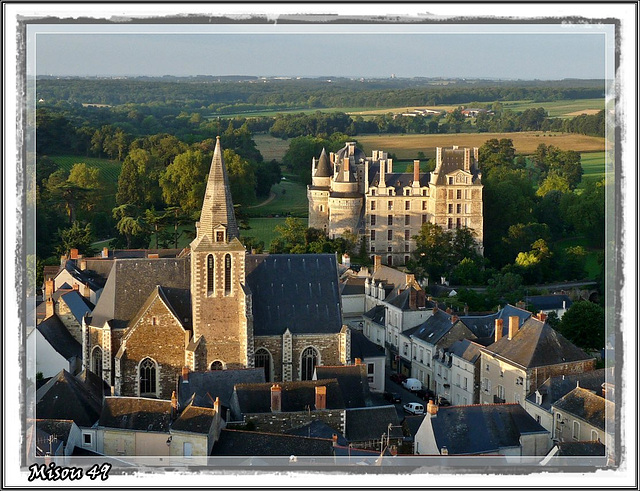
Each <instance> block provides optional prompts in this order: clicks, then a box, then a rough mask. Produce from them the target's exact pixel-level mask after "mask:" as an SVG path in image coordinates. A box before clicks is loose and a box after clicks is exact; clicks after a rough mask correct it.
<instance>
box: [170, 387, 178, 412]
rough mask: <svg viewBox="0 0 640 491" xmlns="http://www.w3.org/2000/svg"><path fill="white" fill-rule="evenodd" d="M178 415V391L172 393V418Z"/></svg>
mask: <svg viewBox="0 0 640 491" xmlns="http://www.w3.org/2000/svg"><path fill="white" fill-rule="evenodd" d="M177 416H178V398H177V397H176V391H175V390H174V391H173V392H172V393H171V419H176V417H177Z"/></svg>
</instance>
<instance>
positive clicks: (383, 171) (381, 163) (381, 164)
mask: <svg viewBox="0 0 640 491" xmlns="http://www.w3.org/2000/svg"><path fill="white" fill-rule="evenodd" d="M385 167H386V163H385V161H384V160H381V161H380V182H379V183H378V186H380V187H382V188H384V187H386V186H387V184H386V183H385V182H384V176H385V174H386V169H385Z"/></svg>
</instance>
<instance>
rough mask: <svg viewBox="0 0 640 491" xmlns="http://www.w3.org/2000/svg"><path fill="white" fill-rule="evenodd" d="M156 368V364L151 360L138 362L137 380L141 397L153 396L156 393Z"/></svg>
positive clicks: (146, 359)
mask: <svg viewBox="0 0 640 491" xmlns="http://www.w3.org/2000/svg"><path fill="white" fill-rule="evenodd" d="M157 370H158V367H157V365H156V362H155V361H153V360H152V359H151V358H145V359H144V360H142V361H141V362H140V368H139V374H138V380H139V387H140V395H141V396H155V395H156V393H157V388H156V375H157Z"/></svg>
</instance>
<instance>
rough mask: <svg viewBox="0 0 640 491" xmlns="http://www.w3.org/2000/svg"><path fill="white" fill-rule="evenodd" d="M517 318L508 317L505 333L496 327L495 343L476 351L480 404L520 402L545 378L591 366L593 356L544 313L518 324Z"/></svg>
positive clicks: (575, 371) (592, 366)
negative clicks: (558, 328) (572, 340)
mask: <svg viewBox="0 0 640 491" xmlns="http://www.w3.org/2000/svg"><path fill="white" fill-rule="evenodd" d="M519 320H520V319H519V318H518V317H517V316H511V317H510V318H509V331H508V334H507V335H506V336H503V335H502V332H503V330H502V329H496V330H495V342H494V343H493V344H491V345H489V346H487V347H486V348H482V349H481V350H480V351H481V357H482V360H481V367H480V370H481V375H480V378H481V392H480V402H481V403H482V404H491V403H502V402H516V403H518V404H524V400H525V399H526V397H527V395H529V394H530V393H531V392H532V391H535V390H536V389H537V388H538V387H539V386H540V385H542V383H543V382H544V381H545V380H546V379H547V378H549V377H552V376H556V375H562V374H565V375H568V374H575V373H582V372H586V371H590V370H593V369H594V368H595V359H594V358H592V357H590V356H589V355H587V354H586V353H585V352H584V351H582V350H581V349H580V348H578V347H577V346H575V345H574V344H573V343H571V342H570V341H568V340H567V339H565V338H564V336H562V335H561V334H560V333H558V332H557V331H555V330H554V329H553V328H552V327H551V326H549V324H547V323H546V317H545V314H539V317H530V318H529V319H527V320H526V321H525V322H524V323H523V324H522V327H519ZM499 321H500V320H498V321H496V322H499Z"/></svg>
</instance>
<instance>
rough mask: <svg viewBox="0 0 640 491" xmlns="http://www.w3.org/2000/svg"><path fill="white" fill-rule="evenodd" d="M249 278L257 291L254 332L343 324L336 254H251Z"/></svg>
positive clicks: (321, 329)
mask: <svg viewBox="0 0 640 491" xmlns="http://www.w3.org/2000/svg"><path fill="white" fill-rule="evenodd" d="M246 282H247V285H248V287H249V289H250V290H251V294H252V296H253V301H252V305H253V330H254V336H265V335H280V334H282V333H283V332H284V331H285V330H286V329H287V328H288V329H289V330H290V331H291V333H293V334H307V333H308V334H311V333H313V334H333V333H338V332H340V330H341V329H342V312H341V311H342V309H341V305H340V293H339V283H338V269H337V261H336V257H335V255H334V254H273V255H268V254H251V255H247V256H246Z"/></svg>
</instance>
